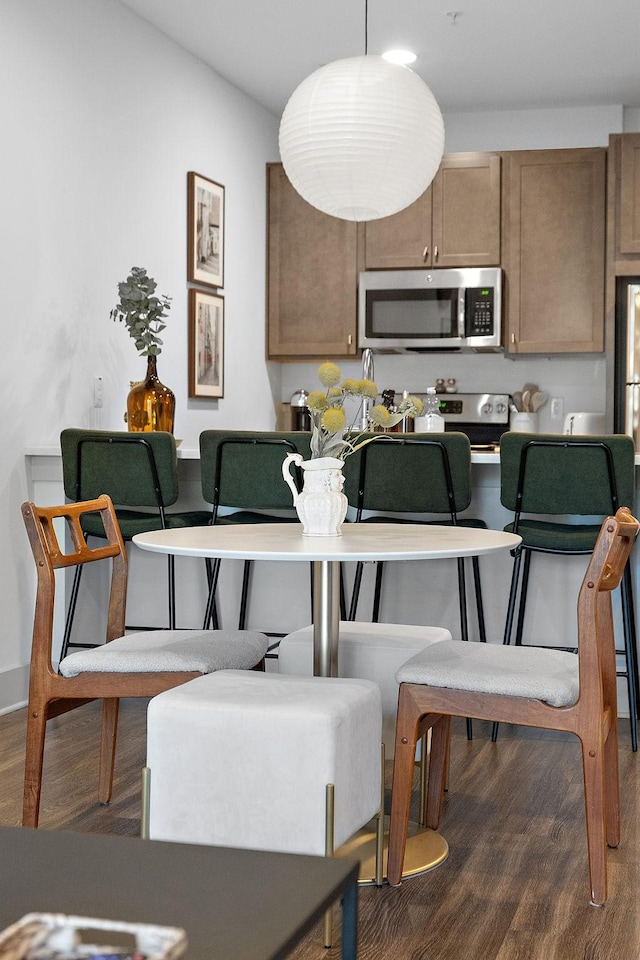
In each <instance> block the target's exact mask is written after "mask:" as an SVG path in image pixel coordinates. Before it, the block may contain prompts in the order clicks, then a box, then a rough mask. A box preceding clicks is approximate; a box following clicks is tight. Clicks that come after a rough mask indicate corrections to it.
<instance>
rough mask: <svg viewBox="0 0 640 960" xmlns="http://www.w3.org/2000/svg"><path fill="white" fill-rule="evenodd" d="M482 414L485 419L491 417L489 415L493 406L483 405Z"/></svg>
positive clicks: (489, 404)
mask: <svg viewBox="0 0 640 960" xmlns="http://www.w3.org/2000/svg"><path fill="white" fill-rule="evenodd" d="M482 413H483V414H484V416H485V417H489V416H491V414H492V413H493V404H491V403H485V405H484V407H483V408H482Z"/></svg>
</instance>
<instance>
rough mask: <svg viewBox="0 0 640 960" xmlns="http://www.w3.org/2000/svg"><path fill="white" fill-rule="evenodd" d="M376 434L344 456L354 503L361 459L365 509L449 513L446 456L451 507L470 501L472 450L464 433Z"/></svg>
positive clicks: (355, 504) (347, 486)
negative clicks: (370, 441)
mask: <svg viewBox="0 0 640 960" xmlns="http://www.w3.org/2000/svg"><path fill="white" fill-rule="evenodd" d="M375 436H376V439H375V440H374V441H373V442H372V443H369V444H367V445H366V446H364V447H361V448H360V450H358V451H356V453H354V454H351V455H350V456H348V457H347V459H346V460H345V467H344V474H345V490H344V492H345V493H346V495H347V499H348V500H349V504H350V505H351V506H352V507H356V508H357V507H358V492H359V484H360V481H361V464H362V461H363V459H364V471H365V472H364V483H363V486H362V489H361V503H360V506H361V507H362V509H363V510H378V511H385V510H386V511H392V512H393V513H449V512H450V510H451V505H450V501H449V497H448V495H447V484H446V479H445V467H444V462H445V457H444V455H443V452H446V456H447V457H448V462H449V469H450V472H451V480H452V486H453V493H454V500H455V510H456V512H460V511H462V510H465V509H466V508H467V507H468V506H469V504H470V502H471V450H470V446H469V439H468V437H467V436H466V435H465V434H463V433H455V432H451V433H433V434H431V433H430V434H428V435H426V434H415V433H409V434H376V435H375Z"/></svg>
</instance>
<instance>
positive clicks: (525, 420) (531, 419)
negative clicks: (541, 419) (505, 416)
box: [509, 411, 538, 433]
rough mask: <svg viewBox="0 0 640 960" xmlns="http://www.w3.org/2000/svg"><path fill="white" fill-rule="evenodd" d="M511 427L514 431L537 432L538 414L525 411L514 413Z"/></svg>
mask: <svg viewBox="0 0 640 960" xmlns="http://www.w3.org/2000/svg"><path fill="white" fill-rule="evenodd" d="M509 427H510V429H511V430H512V431H513V432H514V433H537V432H538V414H537V413H527V412H524V411H522V412H518V413H512V414H511V420H510V421H509Z"/></svg>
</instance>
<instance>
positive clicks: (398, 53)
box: [382, 50, 416, 63]
mask: <svg viewBox="0 0 640 960" xmlns="http://www.w3.org/2000/svg"><path fill="white" fill-rule="evenodd" d="M382 56H383V57H384V59H385V60H388V61H389V62H390V63H413V61H414V60H415V59H416V55H415V53H411V50H387V52H386V53H383V54H382Z"/></svg>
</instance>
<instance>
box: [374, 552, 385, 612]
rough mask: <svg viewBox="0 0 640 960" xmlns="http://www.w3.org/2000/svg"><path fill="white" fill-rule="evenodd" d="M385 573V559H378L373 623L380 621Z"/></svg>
mask: <svg viewBox="0 0 640 960" xmlns="http://www.w3.org/2000/svg"><path fill="white" fill-rule="evenodd" d="M383 573H384V561H383V560H378V561H377V563H376V589H375V593H374V595H373V615H372V617H371V621H372V623H379V622H380V602H381V598H382V575H383Z"/></svg>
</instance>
